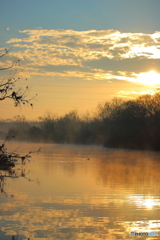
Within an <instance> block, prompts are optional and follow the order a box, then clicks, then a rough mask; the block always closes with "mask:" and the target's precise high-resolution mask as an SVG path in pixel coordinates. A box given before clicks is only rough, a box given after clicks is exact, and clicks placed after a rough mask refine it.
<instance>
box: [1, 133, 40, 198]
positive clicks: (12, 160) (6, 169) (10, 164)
mask: <svg viewBox="0 0 160 240" xmlns="http://www.w3.org/2000/svg"><path fill="white" fill-rule="evenodd" d="M8 139H9V138H8V137H7V138H6V140H5V141H4V142H3V143H2V145H1V146H0V191H1V193H2V194H4V195H5V196H7V193H6V191H5V185H6V181H7V178H12V179H14V178H20V177H23V178H26V179H27V180H28V181H30V178H28V177H27V175H28V174H29V171H28V172H26V169H25V165H26V161H29V162H30V160H29V158H30V157H31V154H32V153H35V152H36V153H38V152H39V151H40V148H39V149H38V151H32V152H31V151H29V152H28V153H27V154H25V155H20V154H18V153H16V149H15V150H14V151H12V152H9V151H8V149H7V147H6V141H7V140H8ZM19 161H20V164H21V168H20V169H16V164H17V163H19Z"/></svg>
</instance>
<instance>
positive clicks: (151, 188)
mask: <svg viewBox="0 0 160 240" xmlns="http://www.w3.org/2000/svg"><path fill="white" fill-rule="evenodd" d="M156 157H157V155H156V154H155V155H154V153H148V154H147V155H146V157H144V153H143V152H135V151H130V152H128V151H127V152H125V151H124V152H119V153H117V152H111V155H109V154H108V156H107V159H105V160H102V161H98V162H97V180H98V181H101V182H103V184H104V185H105V186H106V187H108V188H109V189H113V188H116V191H123V189H126V188H127V189H132V191H133V193H137V192H138V193H141V194H145V195H152V194H153V195H156V196H158V195H159V193H160V188H159V185H157V183H158V182H160V175H159V168H160V162H159V160H158V159H157V160H156ZM158 157H159V156H158ZM158 157H157V158H158Z"/></svg>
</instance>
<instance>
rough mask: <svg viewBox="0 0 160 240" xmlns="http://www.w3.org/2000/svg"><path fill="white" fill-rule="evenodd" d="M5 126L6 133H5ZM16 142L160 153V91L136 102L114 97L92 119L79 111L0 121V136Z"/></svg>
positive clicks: (18, 117) (135, 100) (102, 105)
mask: <svg viewBox="0 0 160 240" xmlns="http://www.w3.org/2000/svg"><path fill="white" fill-rule="evenodd" d="M5 127H6V129H7V130H6V131H5ZM6 135H7V136H15V139H14V140H17V141H30V142H45V143H65V144H66V143H68V144H84V145H85V144H94V145H95V144H96V145H102V146H105V147H109V148H124V149H137V150H154V151H159V150H160V92H159V91H157V93H156V94H154V95H142V96H140V97H138V98H137V99H134V100H129V101H123V100H122V99H117V98H114V99H113V100H112V101H110V102H105V103H102V104H99V105H98V106H97V108H96V110H95V112H93V114H92V116H91V114H90V113H87V114H86V115H85V116H82V117H80V116H79V114H78V113H77V111H76V110H75V111H71V112H69V113H67V114H65V115H64V116H60V117H58V116H57V115H54V114H51V113H47V114H46V115H44V116H43V117H39V120H38V121H35V122H29V121H27V120H26V118H25V117H24V116H19V115H18V116H15V117H14V119H13V120H10V121H4V120H1V121H0V137H1V138H2V139H4V138H5V137H6Z"/></svg>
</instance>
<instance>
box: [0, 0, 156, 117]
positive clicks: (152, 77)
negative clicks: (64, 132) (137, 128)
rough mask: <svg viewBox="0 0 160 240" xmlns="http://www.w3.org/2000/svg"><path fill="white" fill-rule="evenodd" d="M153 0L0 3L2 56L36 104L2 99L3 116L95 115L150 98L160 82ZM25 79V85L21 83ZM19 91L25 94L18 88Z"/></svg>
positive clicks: (8, 0)
mask: <svg viewBox="0 0 160 240" xmlns="http://www.w3.org/2000/svg"><path fill="white" fill-rule="evenodd" d="M159 9H160V1H159V0H112V1H111V0H81V1H80V0H67V1H66V0H58V1H56V0H12V1H11V0H1V9H0V12H1V14H0V22H1V24H0V51H1V53H3V52H4V49H5V48H7V49H8V48H11V49H10V51H9V54H7V55H6V56H5V57H3V58H0V60H1V61H0V66H1V67H7V66H10V64H12V62H13V61H15V60H17V59H20V66H16V67H15V68H14V69H12V70H11V71H1V72H0V74H1V75H0V79H1V80H2V79H4V78H7V76H10V75H11V74H13V73H14V71H15V69H16V76H17V77H20V78H21V80H19V81H18V82H17V85H16V86H17V89H19V88H20V89H22V90H21V91H22V92H23V91H25V88H26V86H28V88H29V91H28V94H27V96H26V97H27V98H28V99H32V98H34V97H35V96H36V94H37V96H36V97H35V98H34V99H33V100H32V102H33V104H34V107H33V109H31V108H30V107H27V106H20V107H18V108H15V107H14V104H13V102H12V101H11V100H5V101H2V102H1V115H0V118H1V119H12V118H13V117H14V116H15V115H25V116H26V118H27V119H29V120H32V119H34V120H35V119H38V117H39V116H43V115H44V114H46V112H52V113H54V114H58V115H59V116H60V115H64V114H66V113H68V112H70V111H73V110H75V109H76V110H77V111H78V113H79V114H85V113H86V112H87V111H91V112H92V111H95V109H96V107H97V105H98V103H103V102H105V101H110V100H111V99H113V98H115V97H118V98H122V99H124V100H129V99H134V98H137V97H138V96H139V95H143V94H147V93H148V94H154V93H155V92H156V91H157V89H158V87H159V85H160V24H159V23H160V14H159ZM26 79H27V80H26ZM23 89H24V90H23Z"/></svg>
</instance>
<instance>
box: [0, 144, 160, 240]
mask: <svg viewBox="0 0 160 240" xmlns="http://www.w3.org/2000/svg"><path fill="white" fill-rule="evenodd" d="M31 147H32V148H34V149H36V146H35V145H32V146H31V145H30V144H26V145H25V146H24V148H25V150H24V151H26V148H29V149H31ZM31 150H32V149H31ZM159 157H160V155H159V153H153V152H140V151H139V152H138V151H123V150H121V151H120V150H119V151H113V150H108V149H104V148H101V147H87V146H85V147H83V146H70V145H68V146H66V145H44V146H43V147H42V152H41V154H40V155H39V156H35V158H34V160H35V161H33V162H31V163H30V165H28V166H26V168H25V170H26V172H27V171H28V170H29V169H30V172H29V173H28V178H30V179H32V180H33V181H32V183H30V182H29V181H26V179H24V178H22V179H21V180H20V179H14V181H13V180H11V179H9V180H8V184H7V191H8V192H14V198H5V197H4V196H1V198H0V203H1V204H0V229H1V232H0V239H6V240H10V239H11V236H16V235H17V232H18V234H19V236H21V238H22V239H27V238H30V239H31V240H32V239H54V240H55V239H56V240H57V239H74V240H75V239H76V240H77V239H87V240H88V239H130V232H131V231H134V232H142V231H144V232H153V231H154V232H159V230H160V175H159V169H160V161H159ZM87 158H90V161H87ZM37 183H38V184H37ZM4 234H5V235H4ZM1 236H3V237H4V236H5V238H1ZM141 239H157V237H141Z"/></svg>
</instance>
